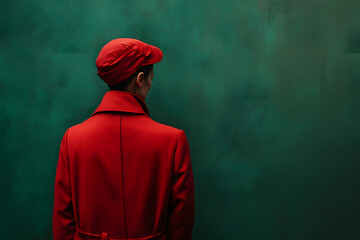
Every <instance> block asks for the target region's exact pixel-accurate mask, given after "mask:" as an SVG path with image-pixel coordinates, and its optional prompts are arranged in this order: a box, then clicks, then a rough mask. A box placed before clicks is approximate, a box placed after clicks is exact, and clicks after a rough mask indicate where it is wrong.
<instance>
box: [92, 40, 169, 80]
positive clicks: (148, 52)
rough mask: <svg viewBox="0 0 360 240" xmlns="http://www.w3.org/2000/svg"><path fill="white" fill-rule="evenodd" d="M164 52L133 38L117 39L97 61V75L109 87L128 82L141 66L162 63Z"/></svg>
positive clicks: (104, 48)
mask: <svg viewBox="0 0 360 240" xmlns="http://www.w3.org/2000/svg"><path fill="white" fill-rule="evenodd" d="M162 57H163V53H162V51H161V50H160V49H159V48H158V47H155V46H152V45H150V44H146V43H144V42H142V41H140V40H137V39H133V38H117V39H114V40H111V41H110V42H108V43H107V44H106V45H105V46H104V47H103V48H102V49H101V51H100V53H99V55H98V57H97V59H96V67H97V69H98V71H97V74H98V75H99V77H100V78H101V79H102V80H103V81H104V82H105V83H107V84H108V85H114V84H117V83H119V82H121V81H124V80H126V79H127V78H128V77H130V76H131V75H132V74H133V73H135V72H136V71H137V70H138V69H139V68H140V67H141V66H143V65H149V64H154V63H157V62H160V61H161V59H162Z"/></svg>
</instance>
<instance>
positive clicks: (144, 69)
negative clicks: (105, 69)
mask: <svg viewBox="0 0 360 240" xmlns="http://www.w3.org/2000/svg"><path fill="white" fill-rule="evenodd" d="M153 67H154V64H149V65H144V66H141V67H140V68H139V69H138V70H137V71H136V72H135V73H133V74H132V75H131V76H130V77H128V78H127V79H126V80H124V81H121V82H119V83H117V84H115V85H111V86H109V88H110V90H120V91H122V90H124V89H125V88H126V86H127V85H128V84H129V83H130V81H131V79H133V78H134V77H135V76H137V75H138V74H139V73H140V72H143V73H144V75H145V78H147V77H148V75H149V73H150V72H151V70H152V69H153Z"/></svg>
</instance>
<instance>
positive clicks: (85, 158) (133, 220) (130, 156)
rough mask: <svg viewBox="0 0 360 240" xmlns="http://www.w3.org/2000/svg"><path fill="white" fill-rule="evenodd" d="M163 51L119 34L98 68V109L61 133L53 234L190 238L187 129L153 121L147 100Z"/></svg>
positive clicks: (61, 238)
mask: <svg viewBox="0 0 360 240" xmlns="http://www.w3.org/2000/svg"><path fill="white" fill-rule="evenodd" d="M162 57H163V53H162V51H161V50H160V49H159V48H158V47H156V46H153V45H150V44H147V43H144V42H142V41H140V40H138V39H132V38H117V39H114V40H112V41H110V42H109V43H107V44H106V45H105V46H104V47H103V48H102V49H101V51H100V53H99V55H98V57H97V59H96V66H97V69H98V72H97V73H98V75H99V77H100V78H101V79H102V80H103V81H104V82H105V83H106V84H108V86H109V91H107V92H106V93H105V94H104V96H103V98H102V100H101V103H100V104H99V106H98V107H97V108H96V110H95V111H94V112H93V114H92V115H91V116H90V117H89V118H88V119H86V120H85V121H83V122H81V123H79V124H76V125H74V126H71V127H69V128H68V129H67V130H66V131H65V134H64V135H63V137H62V140H61V144H60V150H59V156H58V162H57V168H56V176H55V186H54V207H53V219H52V220H53V239H54V240H70V239H102V240H105V239H113V240H114V239H115V240H116V239H134V240H135V239H137V240H146V239H160V240H180V239H181V240H187V239H191V236H192V229H193V224H194V215H195V201H194V176H193V170H192V163H191V155H190V147H189V143H188V140H187V137H186V135H185V132H184V130H182V129H179V128H175V127H172V126H168V125H165V124H162V123H158V122H156V121H154V120H152V119H151V118H150V114H149V110H148V108H147V105H146V103H145V98H146V96H147V94H148V92H149V90H150V88H151V85H152V78H153V77H154V70H153V69H154V64H155V63H158V62H160V61H161V59H162Z"/></svg>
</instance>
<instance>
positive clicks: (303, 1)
mask: <svg viewBox="0 0 360 240" xmlns="http://www.w3.org/2000/svg"><path fill="white" fill-rule="evenodd" d="M0 9H1V10H0V13H1V14H0V43H1V46H0V48H1V55H0V131H1V134H0V150H1V155H0V156H1V162H0V164H1V166H0V167H1V174H0V180H1V188H0V191H1V196H0V204H1V209H0V214H1V217H0V238H1V239H19V240H20V239H21V240H22V239H37V240H39V239H44V240H45V239H51V237H52V207H53V186H54V178H55V171H56V163H57V157H58V151H59V147H60V141H61V138H62V136H63V134H64V133H65V130H66V129H67V128H69V127H70V126H72V125H75V124H78V123H80V122H82V121H84V120H85V119H87V118H88V117H90V115H91V114H92V112H93V111H94V110H95V108H96V107H97V106H98V104H99V103H100V101H101V98H102V96H103V95H104V93H105V91H107V90H108V89H107V86H106V85H105V84H104V83H103V82H102V81H101V80H100V78H98V76H97V74H96V66H95V59H96V57H97V54H98V52H99V51H100V49H101V47H102V46H103V45H104V44H106V43H107V42H108V41H110V40H111V39H114V38H118V37H131V38H138V39H140V40H142V41H145V42H147V43H150V44H152V45H155V46H158V47H159V48H160V49H162V51H163V53H164V57H163V60H162V61H161V62H160V63H158V64H155V65H154V72H155V74H156V75H155V78H154V82H153V87H152V89H151V91H150V93H149V95H148V97H147V99H146V102H147V104H148V107H149V110H150V116H151V117H152V118H153V119H154V120H156V121H158V122H161V123H165V124H168V125H171V126H174V127H177V128H180V129H183V130H184V131H185V133H186V135H187V137H188V141H189V144H190V149H191V153H192V162H193V169H194V177H195V194H196V197H195V200H196V215H195V225H194V230H193V239H208V240H210V239H246V240H247V239H249V240H253V239H254V240H257V239H259V240H260V239H261V240H263V239H276V240H279V239H284V240H289V239H290V240H292V239H301V240H303V239H306V240H308V239H327V240H328V239H360V175H359V171H360V162H359V160H360V147H359V145H360V125H359V123H360V92H359V90H360V54H359V53H360V17H359V12H360V2H359V1H358V0H352V1H340V0H338V1H333V0H227V1H215V0H212V1H210V0H198V1H194V0H176V1H174V0H171V1H165V0H158V1H152V0H146V1H139V0H136V1H135V0H131V1H130V0H128V1H120V0H119V1H99V0H86V1H75V0H73V1H69V0H54V1H49V0H40V1H39V0H36V1H35V0H27V1H25V0H15V1H2V2H1V8H0Z"/></svg>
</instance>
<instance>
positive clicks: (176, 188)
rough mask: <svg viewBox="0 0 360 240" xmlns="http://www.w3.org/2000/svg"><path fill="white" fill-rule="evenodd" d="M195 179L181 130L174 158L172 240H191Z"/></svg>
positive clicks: (171, 210) (170, 219) (169, 230)
mask: <svg viewBox="0 0 360 240" xmlns="http://www.w3.org/2000/svg"><path fill="white" fill-rule="evenodd" d="M194 209H195V201H194V177H193V171H192V164H191V156H190V149H189V144H188V141H187V138H186V136H185V133H184V131H183V130H180V133H179V135H178V139H177V147H176V151H175V156H174V167H173V179H172V186H171V196H170V209H169V219H168V227H167V234H168V237H169V239H170V240H190V239H191V235H192V229H193V225H194V213H195V212H194Z"/></svg>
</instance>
